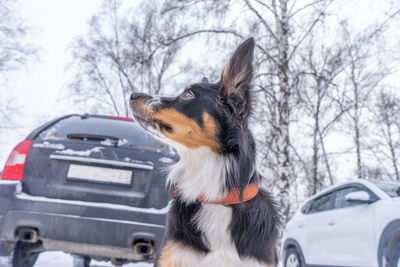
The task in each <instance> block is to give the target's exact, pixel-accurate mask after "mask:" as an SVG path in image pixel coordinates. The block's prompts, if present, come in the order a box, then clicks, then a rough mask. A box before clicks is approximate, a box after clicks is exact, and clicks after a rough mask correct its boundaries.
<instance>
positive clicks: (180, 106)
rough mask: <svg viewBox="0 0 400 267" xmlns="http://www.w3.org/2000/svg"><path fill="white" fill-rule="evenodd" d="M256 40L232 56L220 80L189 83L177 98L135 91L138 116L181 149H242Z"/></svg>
mask: <svg viewBox="0 0 400 267" xmlns="http://www.w3.org/2000/svg"><path fill="white" fill-rule="evenodd" d="M253 51H254V40H253V39H252V38H251V39H248V40H246V41H245V42H243V43H242V44H241V45H240V46H239V47H238V48H237V49H236V51H235V52H234V54H233V55H232V57H231V58H230V59H229V61H228V63H227V65H226V67H225V69H224V70H223V72H222V75H221V79H220V81H218V82H217V83H209V82H208V81H206V80H204V79H203V81H202V82H201V83H195V84H190V85H187V86H186V87H185V88H184V90H183V92H182V93H181V94H179V95H178V96H176V97H158V96H149V95H146V94H142V93H134V94H132V96H131V107H132V110H133V115H134V117H135V119H136V120H137V121H138V122H139V123H140V125H141V126H142V127H143V128H144V129H145V130H146V131H148V132H150V133H151V134H153V135H154V136H156V137H157V138H158V139H161V140H162V141H164V142H166V143H168V144H169V145H172V146H173V147H175V148H177V149H178V151H179V150H181V149H182V148H183V149H196V148H200V147H207V148H209V149H210V150H211V151H213V152H218V153H229V152H231V151H232V150H235V149H238V146H237V142H238V140H237V134H238V133H239V132H241V133H245V132H246V131H248V129H247V118H248V115H249V113H250V109H251V96H250V90H249V88H250V82H251V80H252V60H253Z"/></svg>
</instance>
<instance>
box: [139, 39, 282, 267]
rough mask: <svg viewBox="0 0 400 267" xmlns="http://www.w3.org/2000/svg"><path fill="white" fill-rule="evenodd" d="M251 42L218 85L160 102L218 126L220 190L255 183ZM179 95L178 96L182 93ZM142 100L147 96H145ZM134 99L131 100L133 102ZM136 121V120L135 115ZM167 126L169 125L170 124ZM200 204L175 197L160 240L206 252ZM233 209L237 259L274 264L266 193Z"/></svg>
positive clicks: (275, 224) (273, 227)
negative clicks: (223, 162) (205, 116)
mask: <svg viewBox="0 0 400 267" xmlns="http://www.w3.org/2000/svg"><path fill="white" fill-rule="evenodd" d="M254 46H255V44H254V40H253V39H249V40H247V41H245V42H244V43H243V44H241V45H240V46H239V47H238V49H237V50H236V51H235V53H234V54H233V56H232V58H231V59H230V61H229V63H228V65H227V67H226V68H225V70H224V71H223V73H222V75H221V80H220V81H219V82H217V83H208V81H207V80H206V79H204V80H203V81H202V83H197V84H193V85H191V86H190V87H187V88H186V89H185V91H184V93H185V92H186V91H187V90H190V91H191V92H192V93H193V94H194V96H195V97H194V99H193V100H184V99H182V98H181V97H180V96H177V97H175V98H162V99H161V101H162V103H161V105H162V107H163V108H164V107H168V108H173V109H175V110H177V111H178V112H180V113H182V114H184V115H185V116H187V117H189V118H191V119H193V120H195V121H196V122H197V123H198V124H199V125H200V126H201V127H203V126H204V122H203V113H204V112H207V113H208V114H209V115H210V116H212V117H213V119H214V120H215V121H216V122H217V125H218V143H219V144H221V146H220V148H219V151H217V153H220V154H221V155H223V156H224V157H225V158H226V159H227V161H228V166H227V170H226V173H227V177H226V182H225V188H224V190H225V191H226V192H228V191H229V190H231V189H232V188H240V189H241V192H242V194H243V189H244V188H245V186H247V185H248V184H250V183H257V184H259V183H260V180H261V176H260V175H259V174H258V173H257V171H256V148H255V143H254V139H253V137H252V135H251V132H250V130H249V127H248V118H249V115H250V114H251V111H252V108H251V107H252V95H251V90H250V87H251V80H252V77H253V69H252V60H253V51H254ZM184 93H183V94H184ZM144 97H147V96H144ZM136 98H137V97H135V99H136ZM138 118H139V119H141V118H140V116H138ZM171 127H173V126H172V125H171ZM202 205H203V204H202V203H200V202H198V201H197V202H195V203H185V201H184V200H183V199H181V198H180V197H179V196H178V198H176V199H174V201H173V204H172V207H171V209H170V212H169V216H168V222H167V231H166V233H167V234H166V236H165V242H167V241H169V240H174V241H178V242H180V243H182V244H184V245H186V246H188V247H191V248H193V249H194V250H195V251H198V252H199V253H205V254H206V253H208V252H210V248H209V247H208V246H207V245H208V244H205V243H204V242H203V239H202V236H203V233H202V232H201V231H200V230H199V228H198V227H197V226H196V222H195V220H194V218H195V217H196V214H197V213H198V212H199V210H200V208H201V207H202ZM229 207H230V208H231V209H232V221H231V223H230V233H231V237H232V240H233V242H234V244H235V246H236V249H237V251H238V254H239V256H240V257H241V258H243V259H244V258H252V259H256V260H258V261H259V262H265V263H268V264H276V263H277V257H276V252H275V244H276V240H277V238H278V234H279V227H280V218H279V214H278V212H277V207H276V204H275V202H274V201H273V199H272V197H271V196H270V194H269V193H268V192H266V191H265V190H263V189H261V188H260V191H259V192H258V194H257V196H256V197H254V198H253V199H251V200H249V201H247V202H244V203H240V204H235V205H230V206H229Z"/></svg>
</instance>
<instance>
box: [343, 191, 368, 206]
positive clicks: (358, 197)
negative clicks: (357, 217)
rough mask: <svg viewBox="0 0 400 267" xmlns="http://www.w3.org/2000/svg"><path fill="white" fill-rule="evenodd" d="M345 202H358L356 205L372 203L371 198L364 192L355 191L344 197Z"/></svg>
mask: <svg viewBox="0 0 400 267" xmlns="http://www.w3.org/2000/svg"><path fill="white" fill-rule="evenodd" d="M345 198H346V200H347V201H349V202H358V203H367V204H369V203H372V202H374V201H373V200H371V196H370V195H369V194H368V193H367V192H365V191H356V192H351V193H348V194H347V195H346V197H345Z"/></svg>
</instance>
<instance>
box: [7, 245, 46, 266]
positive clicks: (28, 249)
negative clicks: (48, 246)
mask: <svg viewBox="0 0 400 267" xmlns="http://www.w3.org/2000/svg"><path fill="white" fill-rule="evenodd" d="M33 248H34V244H31V243H24V242H21V241H18V242H17V244H16V245H15V247H14V250H13V251H12V253H11V255H10V262H11V266H12V267H32V266H33V265H34V264H35V262H36V260H37V258H38V256H39V252H34V251H33V250H32V249H33Z"/></svg>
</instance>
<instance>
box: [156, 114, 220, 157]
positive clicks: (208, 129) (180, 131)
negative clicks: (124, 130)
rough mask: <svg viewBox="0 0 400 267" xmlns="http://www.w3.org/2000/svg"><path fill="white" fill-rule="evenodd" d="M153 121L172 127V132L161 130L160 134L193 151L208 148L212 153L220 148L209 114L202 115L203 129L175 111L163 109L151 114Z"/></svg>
mask: <svg viewBox="0 0 400 267" xmlns="http://www.w3.org/2000/svg"><path fill="white" fill-rule="evenodd" d="M153 119H154V120H156V121H157V120H159V121H161V122H162V123H165V124H168V125H170V126H171V127H172V131H170V132H169V131H166V130H165V129H162V130H161V132H162V133H163V134H164V135H165V136H166V137H167V138H169V139H171V140H174V141H176V142H179V143H181V144H183V145H184V146H186V147H188V148H190V149H195V148H199V147H209V148H210V149H211V150H212V151H217V150H218V149H219V147H220V145H219V142H217V133H218V129H217V125H216V123H215V121H214V119H213V118H212V117H211V116H210V114H208V113H206V112H204V113H203V127H201V126H200V125H199V124H197V122H196V121H195V120H193V119H190V118H188V117H186V116H185V115H183V114H182V113H179V112H178V111H176V110H175V109H172V108H165V109H161V110H159V111H158V112H155V113H154V114H153Z"/></svg>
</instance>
